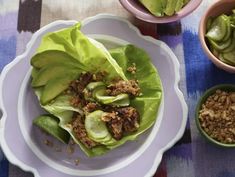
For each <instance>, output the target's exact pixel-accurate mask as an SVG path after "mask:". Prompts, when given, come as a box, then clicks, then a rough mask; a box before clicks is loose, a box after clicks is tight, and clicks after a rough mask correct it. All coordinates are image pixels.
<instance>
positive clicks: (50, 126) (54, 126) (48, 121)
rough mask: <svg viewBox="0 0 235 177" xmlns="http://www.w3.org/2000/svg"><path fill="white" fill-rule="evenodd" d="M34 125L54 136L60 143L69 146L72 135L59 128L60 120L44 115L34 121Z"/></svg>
mask: <svg viewBox="0 0 235 177" xmlns="http://www.w3.org/2000/svg"><path fill="white" fill-rule="evenodd" d="M33 124H34V125H36V126H38V127H40V128H41V129H42V130H44V131H45V132H47V133H49V134H50V135H52V136H54V137H55V138H56V139H58V140H59V141H61V142H63V143H65V144H68V142H69V139H70V135H69V133H68V132H67V131H65V130H64V129H62V128H61V127H60V126H59V120H58V119H57V118H56V117H54V116H51V115H42V116H39V117H37V118H35V119H34V120H33Z"/></svg>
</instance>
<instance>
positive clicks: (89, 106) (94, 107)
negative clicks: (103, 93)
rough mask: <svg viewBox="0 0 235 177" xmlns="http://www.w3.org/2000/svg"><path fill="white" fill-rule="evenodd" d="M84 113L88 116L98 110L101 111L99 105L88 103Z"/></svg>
mask: <svg viewBox="0 0 235 177" xmlns="http://www.w3.org/2000/svg"><path fill="white" fill-rule="evenodd" d="M82 109H83V111H84V113H85V114H88V113H91V112H93V111H95V110H98V109H99V105H98V104H96V103H91V102H90V103H88V104H87V105H86V106H84V107H83V108H82Z"/></svg>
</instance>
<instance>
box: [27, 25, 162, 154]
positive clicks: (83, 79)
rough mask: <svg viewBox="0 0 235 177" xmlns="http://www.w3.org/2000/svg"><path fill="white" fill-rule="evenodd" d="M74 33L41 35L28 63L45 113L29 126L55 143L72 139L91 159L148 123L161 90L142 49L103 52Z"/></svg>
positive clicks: (134, 135) (76, 27) (72, 29)
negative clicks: (53, 138) (40, 39)
mask: <svg viewBox="0 0 235 177" xmlns="http://www.w3.org/2000/svg"><path fill="white" fill-rule="evenodd" d="M80 28H81V24H80V23H78V24H76V25H74V26H72V27H69V28H66V29H63V30H60V31H56V32H51V33H49V34H47V35H45V36H44V37H43V38H42V41H41V44H40V46H39V48H38V49H37V52H36V54H35V55H34V56H33V57H32V59H31V65H32V67H33V69H32V72H31V76H32V82H31V85H32V87H33V89H34V91H35V93H36V95H37V98H38V100H39V103H40V105H41V107H42V108H43V109H45V110H46V111H47V112H48V114H47V115H41V116H39V117H37V118H35V120H34V122H33V123H34V124H35V125H36V126H38V127H40V128H42V129H43V130H45V131H46V132H48V133H49V134H51V135H52V136H54V137H55V138H57V139H58V140H60V141H61V142H64V143H67V142H68V139H72V140H73V141H74V142H75V143H76V144H78V145H79V146H80V147H81V149H82V150H83V151H84V152H85V153H86V154H87V155H88V156H91V157H92V156H98V155H102V154H104V153H106V152H108V151H110V150H112V149H114V148H116V147H118V146H120V145H122V144H124V143H125V142H126V141H129V140H135V139H136V138H137V137H138V136H139V135H140V134H142V133H143V132H145V131H146V130H147V129H149V128H150V127H151V126H152V125H153V124H154V122H155V121H156V117H157V112H158V109H159V105H160V103H161V98H162V85H161V81H160V77H159V75H158V73H157V70H156V68H155V67H154V66H153V64H152V63H151V60H150V58H149V56H148V55H147V53H146V52H145V51H144V50H143V49H140V48H138V47H136V46H134V45H131V44H128V45H125V46H120V47H118V48H113V49H110V50H107V49H106V48H105V47H104V45H103V44H101V43H100V42H98V41H96V40H94V39H92V38H89V37H87V36H86V35H84V34H83V33H82V32H81V31H80ZM47 122H48V123H47Z"/></svg>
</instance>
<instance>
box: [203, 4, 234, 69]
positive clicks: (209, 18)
mask: <svg viewBox="0 0 235 177" xmlns="http://www.w3.org/2000/svg"><path fill="white" fill-rule="evenodd" d="M199 38H200V41H201V45H202V48H203V49H204V51H205V53H206V54H207V56H208V57H209V59H210V60H211V61H212V62H213V63H214V64H215V65H216V66H217V67H219V68H221V69H223V70H225V71H228V72H230V73H235V1H234V0H223V1H217V2H216V3H214V4H213V5H212V6H211V7H210V8H209V9H208V10H207V11H206V13H205V14H204V15H203V17H202V18H201V21H200V25H199Z"/></svg>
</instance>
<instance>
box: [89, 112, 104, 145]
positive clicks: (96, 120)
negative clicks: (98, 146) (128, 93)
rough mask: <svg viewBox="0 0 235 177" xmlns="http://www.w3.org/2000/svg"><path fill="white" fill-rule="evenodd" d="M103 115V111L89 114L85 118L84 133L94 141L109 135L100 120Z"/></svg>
mask: <svg viewBox="0 0 235 177" xmlns="http://www.w3.org/2000/svg"><path fill="white" fill-rule="evenodd" d="M103 113H104V112H103V111H100V110H97V111H94V112H92V113H90V114H89V115H87V116H86V118H85V128H86V131H87V133H88V135H89V136H90V137H91V138H92V139H93V140H94V141H95V140H97V139H104V138H105V137H106V136H107V135H108V134H109V131H108V128H107V127H106V124H105V122H103V121H102V120H101V116H102V114H103Z"/></svg>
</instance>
